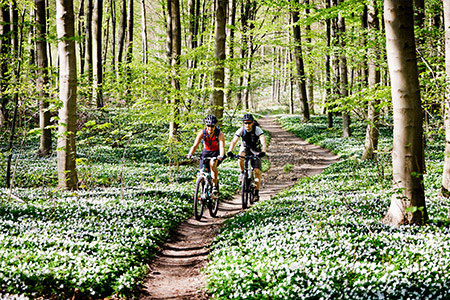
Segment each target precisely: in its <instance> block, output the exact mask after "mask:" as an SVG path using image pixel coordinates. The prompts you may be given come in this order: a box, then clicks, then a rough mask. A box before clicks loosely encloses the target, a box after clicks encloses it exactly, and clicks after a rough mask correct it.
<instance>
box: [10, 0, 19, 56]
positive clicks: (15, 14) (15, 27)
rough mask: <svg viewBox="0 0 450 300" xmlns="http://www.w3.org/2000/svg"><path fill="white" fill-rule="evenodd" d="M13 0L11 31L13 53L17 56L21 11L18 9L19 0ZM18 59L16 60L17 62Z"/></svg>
mask: <svg viewBox="0 0 450 300" xmlns="http://www.w3.org/2000/svg"><path fill="white" fill-rule="evenodd" d="M10 1H11V32H12V39H11V42H12V47H13V51H14V53H13V55H14V56H15V57H16V58H17V53H18V52H19V11H18V10H17V0H10ZM17 62H18V60H16V63H17Z"/></svg>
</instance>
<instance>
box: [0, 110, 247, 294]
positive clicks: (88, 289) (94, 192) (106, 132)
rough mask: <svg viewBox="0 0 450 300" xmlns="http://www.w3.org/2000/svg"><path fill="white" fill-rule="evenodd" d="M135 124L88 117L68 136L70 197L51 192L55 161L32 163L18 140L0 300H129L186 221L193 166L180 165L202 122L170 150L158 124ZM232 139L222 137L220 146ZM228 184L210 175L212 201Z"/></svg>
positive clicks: (127, 116)
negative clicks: (71, 143) (74, 186)
mask: <svg viewBox="0 0 450 300" xmlns="http://www.w3.org/2000/svg"><path fill="white" fill-rule="evenodd" d="M136 116H137V114H136V112H134V113H133V112H129V111H128V110H111V111H107V112H102V113H99V112H93V113H92V114H90V115H89V116H88V117H89V121H88V122H86V123H85V124H84V126H83V127H82V129H81V130H80V131H79V133H78V135H77V171H78V177H79V181H80V189H79V190H77V191H74V192H66V191H60V190H58V189H57V188H56V186H57V171H56V155H54V154H53V155H51V156H50V157H46V158H39V157H37V156H36V155H35V152H36V150H37V148H38V145H39V143H38V142H39V136H37V135H36V136H33V135H32V134H31V135H30V136H27V137H26V138H25V139H24V140H23V144H22V146H21V147H20V148H16V150H15V152H14V156H13V162H14V164H13V166H14V170H15V172H14V180H13V185H14V187H13V189H12V195H13V197H10V196H9V194H10V190H8V189H0V298H2V297H4V296H5V295H10V294H16V295H18V294H20V295H23V297H24V298H27V297H28V298H31V299H35V298H39V297H43V298H44V299H45V298H52V299H68V298H71V297H72V296H73V295H74V292H75V291H77V292H76V293H77V294H79V296H80V297H82V298H83V299H91V298H92V299H98V298H104V297H108V296H110V295H113V294H119V295H128V296H130V295H133V293H134V292H135V291H136V288H137V287H139V284H140V282H141V281H142V280H143V279H144V278H145V275H146V272H147V271H148V270H147V264H146V263H148V262H149V261H150V260H151V258H152V257H153V256H154V255H155V254H156V253H157V252H158V251H159V247H160V245H161V244H162V243H163V242H164V241H165V240H166V239H167V237H168V236H169V235H170V234H171V232H172V231H173V230H174V229H175V228H176V227H177V225H178V224H180V222H182V221H184V220H186V219H187V218H188V217H190V216H191V215H192V214H193V211H192V207H193V203H192V195H193V189H194V184H195V176H196V172H197V165H198V163H197V162H192V163H188V162H187V161H185V159H184V158H183V156H184V155H185V154H186V153H187V151H188V149H189V147H190V146H191V145H192V142H193V141H194V138H195V135H196V133H197V132H198V129H199V127H200V126H202V125H201V121H202V118H198V119H195V120H192V121H191V123H196V124H197V126H192V127H191V128H182V129H181V130H182V135H181V139H182V140H181V142H180V143H179V144H177V145H172V146H171V145H167V143H166V141H167V138H166V136H167V132H166V130H164V128H166V127H167V124H163V123H162V124H145V122H142V120H140V119H139V118H138V117H136ZM237 125H238V124H237ZM236 129H237V128H236V127H235V126H232V127H230V126H225V127H224V128H223V130H224V132H225V135H226V139H227V140H228V142H229V141H230V140H231V137H232V136H233V134H234V132H235V131H236ZM31 132H32V131H31ZM0 144H1V146H2V148H6V143H5V141H0ZM55 144H56V143H55ZM175 150H176V151H175ZM5 156H6V155H5V153H3V156H2V157H0V168H1V171H3V170H4V167H5ZM180 161H182V162H184V163H188V164H182V165H180V164H177V163H176V162H180ZM238 174H239V171H238V169H237V162H236V161H225V162H224V163H223V164H222V165H221V166H220V182H221V189H220V190H221V198H222V199H226V198H229V197H231V195H233V194H234V193H235V192H236V190H237V189H238V188H239V183H238V181H237V176H238ZM4 184H5V182H4V176H2V178H1V179H0V185H1V186H4Z"/></svg>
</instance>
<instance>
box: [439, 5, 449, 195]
mask: <svg viewBox="0 0 450 300" xmlns="http://www.w3.org/2000/svg"><path fill="white" fill-rule="evenodd" d="M443 2H444V27H445V73H446V79H447V80H446V82H447V85H446V93H445V102H444V106H445V114H444V126H445V150H444V171H443V173H442V188H441V192H442V195H444V196H446V197H449V196H450V86H449V85H448V84H449V82H450V2H449V1H445V0H444V1H443Z"/></svg>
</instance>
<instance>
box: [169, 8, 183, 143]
mask: <svg viewBox="0 0 450 300" xmlns="http://www.w3.org/2000/svg"><path fill="white" fill-rule="evenodd" d="M168 2H169V3H170V6H169V7H170V9H169V11H170V19H171V21H170V23H169V24H171V28H170V32H171V35H170V36H171V37H172V39H171V50H172V51H171V56H170V65H171V85H172V89H173V92H172V94H173V96H172V99H171V106H172V118H171V121H170V128H169V140H172V141H173V140H177V139H178V127H179V124H178V117H179V115H180V111H179V95H178V93H179V91H180V82H179V80H178V72H179V67H180V55H181V24H180V3H179V0H168Z"/></svg>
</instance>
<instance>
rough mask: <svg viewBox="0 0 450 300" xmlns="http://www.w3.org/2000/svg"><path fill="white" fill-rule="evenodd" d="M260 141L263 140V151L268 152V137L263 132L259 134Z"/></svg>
mask: <svg viewBox="0 0 450 300" xmlns="http://www.w3.org/2000/svg"><path fill="white" fill-rule="evenodd" d="M259 141H260V142H261V145H262V152H267V143H266V137H265V136H264V134H261V135H260V136H259Z"/></svg>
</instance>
